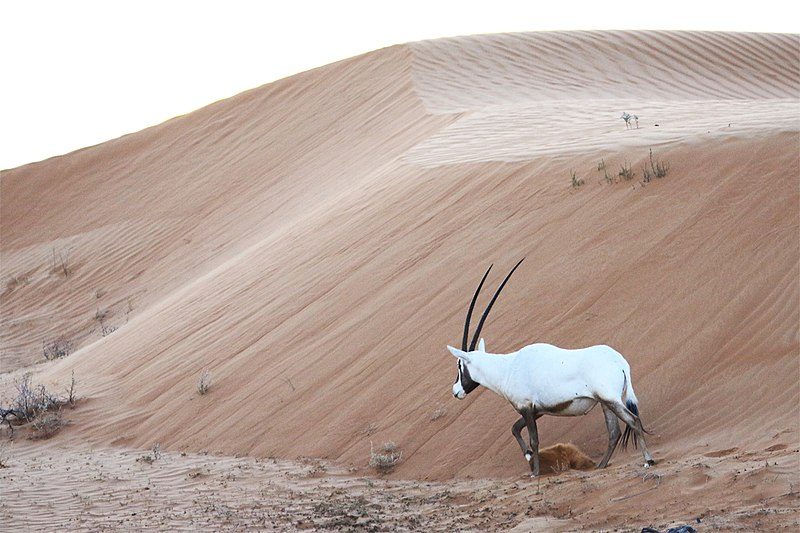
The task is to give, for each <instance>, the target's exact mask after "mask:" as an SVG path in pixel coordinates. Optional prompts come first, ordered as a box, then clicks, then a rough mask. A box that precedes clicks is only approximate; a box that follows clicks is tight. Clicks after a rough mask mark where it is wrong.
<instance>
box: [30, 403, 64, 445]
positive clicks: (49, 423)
mask: <svg viewBox="0 0 800 533" xmlns="http://www.w3.org/2000/svg"><path fill="white" fill-rule="evenodd" d="M65 425H66V421H65V420H64V417H63V416H62V414H61V407H60V406H59V407H56V408H55V409H54V410H49V411H42V412H37V413H36V414H35V415H34V417H33V419H32V420H31V428H32V429H33V431H34V432H33V433H31V434H29V435H28V438H29V439H31V440H40V439H49V438H50V437H52V436H53V435H55V434H56V433H58V432H59V431H60V430H61V428H62V427H64V426H65Z"/></svg>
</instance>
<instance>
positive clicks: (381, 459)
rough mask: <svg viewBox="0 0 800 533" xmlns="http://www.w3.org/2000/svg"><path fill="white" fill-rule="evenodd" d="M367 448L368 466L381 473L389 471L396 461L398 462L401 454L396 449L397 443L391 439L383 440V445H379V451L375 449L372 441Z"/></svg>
mask: <svg viewBox="0 0 800 533" xmlns="http://www.w3.org/2000/svg"><path fill="white" fill-rule="evenodd" d="M369 448H370V449H369V451H370V458H369V466H371V467H372V468H374V469H375V470H377V471H378V472H380V473H381V474H385V473H387V472H391V470H392V469H393V468H394V467H395V466H397V463H399V462H400V457H401V455H402V454H401V452H400V451H399V450H398V448H397V445H396V444H395V443H394V442H392V441H389V442H384V443H383V446H381V451H378V452H376V451H375V449H374V447H373V446H372V442H370V444H369Z"/></svg>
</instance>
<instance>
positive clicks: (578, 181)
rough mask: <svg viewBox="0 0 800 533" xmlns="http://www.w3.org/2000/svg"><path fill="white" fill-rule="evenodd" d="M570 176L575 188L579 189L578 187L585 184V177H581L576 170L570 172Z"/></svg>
mask: <svg viewBox="0 0 800 533" xmlns="http://www.w3.org/2000/svg"><path fill="white" fill-rule="evenodd" d="M570 176H571V177H572V188H573V189H577V188H578V187H580V186H581V185H583V178H579V177H578V175H577V174H576V173H575V171H574V170H573V171H572V172H571V173H570Z"/></svg>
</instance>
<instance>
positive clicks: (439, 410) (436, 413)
mask: <svg viewBox="0 0 800 533" xmlns="http://www.w3.org/2000/svg"><path fill="white" fill-rule="evenodd" d="M446 414H447V407H445V406H444V404H443V403H442V402H439V403H437V404H436V409H434V410H433V413H432V414H431V422H433V421H434V420H439V419H440V418H443V417H444V415H446Z"/></svg>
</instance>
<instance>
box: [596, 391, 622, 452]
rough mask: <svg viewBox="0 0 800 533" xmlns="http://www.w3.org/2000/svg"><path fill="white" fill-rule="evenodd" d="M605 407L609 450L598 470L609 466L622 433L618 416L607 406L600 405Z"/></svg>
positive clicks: (604, 414) (604, 413)
mask: <svg viewBox="0 0 800 533" xmlns="http://www.w3.org/2000/svg"><path fill="white" fill-rule="evenodd" d="M600 405H601V406H602V407H603V416H604V417H605V419H606V429H608V449H607V450H606V454H605V455H604V456H603V458H602V459H601V460H600V462H599V463H598V464H597V468H605V467H606V465H607V464H608V460H609V459H611V454H612V453H614V449H615V448H616V447H617V443H618V442H619V438H620V436H622V433H621V432H620V430H619V422H618V421H617V415H615V414H614V411H612V410H611V409H609V408H608V407H606V404H604V403H601V404H600Z"/></svg>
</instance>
